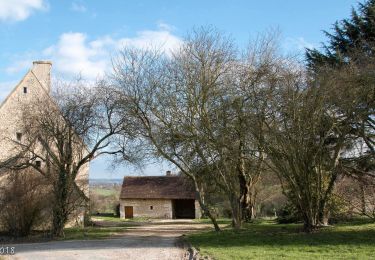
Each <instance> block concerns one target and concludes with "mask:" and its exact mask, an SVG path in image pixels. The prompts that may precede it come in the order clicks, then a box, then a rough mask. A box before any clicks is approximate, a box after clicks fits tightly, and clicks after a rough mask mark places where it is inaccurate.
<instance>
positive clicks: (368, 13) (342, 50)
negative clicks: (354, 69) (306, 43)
mask: <svg viewBox="0 0 375 260" xmlns="http://www.w3.org/2000/svg"><path fill="white" fill-rule="evenodd" d="M333 26H334V27H333V32H332V33H329V32H327V31H324V33H325V34H326V35H327V37H328V38H329V40H328V43H327V44H324V45H323V50H322V51H319V50H317V49H307V50H306V58H307V62H308V66H309V68H311V69H313V70H315V69H316V68H318V67H320V66H322V65H330V66H334V67H336V66H340V65H342V64H347V63H348V62H349V61H351V60H352V59H353V58H354V56H353V55H352V54H353V53H356V57H358V53H361V54H362V55H364V56H367V57H368V56H374V51H375V44H374V43H375V0H368V1H366V2H364V3H359V6H358V9H357V10H355V9H354V8H353V9H352V13H351V17H350V18H349V19H343V20H341V21H337V22H336V23H335V24H334V25H333Z"/></svg>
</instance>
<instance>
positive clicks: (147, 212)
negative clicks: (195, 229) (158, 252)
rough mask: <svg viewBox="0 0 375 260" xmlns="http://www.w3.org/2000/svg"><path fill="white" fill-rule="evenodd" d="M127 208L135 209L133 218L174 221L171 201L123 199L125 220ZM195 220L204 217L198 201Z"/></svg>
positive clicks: (195, 204) (122, 208)
mask: <svg viewBox="0 0 375 260" xmlns="http://www.w3.org/2000/svg"><path fill="white" fill-rule="evenodd" d="M125 206H131V207H133V217H135V218H137V217H141V218H155V219H172V218H173V217H174V216H173V200H170V199H121V200H120V217H121V218H125ZM194 206H195V209H194V210H195V218H196V219H199V218H201V217H202V214H201V208H200V206H199V203H198V201H197V200H195V201H194Z"/></svg>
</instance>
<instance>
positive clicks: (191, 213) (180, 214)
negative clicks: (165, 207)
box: [173, 200, 195, 218]
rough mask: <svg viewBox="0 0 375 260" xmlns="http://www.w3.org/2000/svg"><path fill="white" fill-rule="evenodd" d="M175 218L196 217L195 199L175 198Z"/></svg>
mask: <svg viewBox="0 0 375 260" xmlns="http://www.w3.org/2000/svg"><path fill="white" fill-rule="evenodd" d="M173 217H174V218H195V205H194V200H173Z"/></svg>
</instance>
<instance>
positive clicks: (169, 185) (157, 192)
mask: <svg viewBox="0 0 375 260" xmlns="http://www.w3.org/2000/svg"><path fill="white" fill-rule="evenodd" d="M120 199H195V190H194V186H193V185H192V183H191V182H189V181H188V180H187V179H186V178H183V177H181V176H142V177H124V182H123V184H122V190H121V195H120Z"/></svg>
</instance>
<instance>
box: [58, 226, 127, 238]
mask: <svg viewBox="0 0 375 260" xmlns="http://www.w3.org/2000/svg"><path fill="white" fill-rule="evenodd" d="M125 230H126V227H85V228H66V229H64V233H65V237H63V238H60V239H59V240H75V239H83V240H85V239H103V238H108V237H111V236H114V235H117V234H121V233H123V232H124V231H125Z"/></svg>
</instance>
